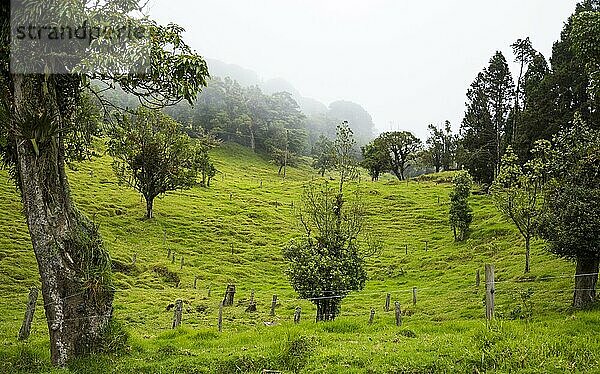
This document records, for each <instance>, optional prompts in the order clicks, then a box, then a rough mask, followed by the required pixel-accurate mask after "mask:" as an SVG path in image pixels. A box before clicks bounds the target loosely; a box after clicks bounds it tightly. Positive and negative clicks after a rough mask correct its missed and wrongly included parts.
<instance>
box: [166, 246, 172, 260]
mask: <svg viewBox="0 0 600 374" xmlns="http://www.w3.org/2000/svg"><path fill="white" fill-rule="evenodd" d="M167 259H171V248H169V249H168V251H167Z"/></svg>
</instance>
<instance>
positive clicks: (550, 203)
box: [539, 116, 600, 259]
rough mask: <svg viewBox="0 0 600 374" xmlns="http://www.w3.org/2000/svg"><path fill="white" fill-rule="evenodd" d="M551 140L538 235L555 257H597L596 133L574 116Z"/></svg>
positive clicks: (599, 165) (599, 153) (599, 182)
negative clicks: (548, 176) (566, 127)
mask: <svg viewBox="0 0 600 374" xmlns="http://www.w3.org/2000/svg"><path fill="white" fill-rule="evenodd" d="M554 142H555V148H554V150H553V151H552V152H551V153H550V156H551V157H550V162H549V168H548V169H549V175H550V177H551V178H550V181H549V183H548V186H547V189H546V199H545V204H544V212H543V215H542V217H541V222H540V225H539V231H540V235H541V236H542V237H543V238H544V239H546V240H547V241H548V242H549V244H550V246H549V250H550V251H551V252H553V253H555V254H557V255H559V256H563V257H566V258H571V259H576V258H577V259H594V258H599V257H600V205H599V204H598V201H600V134H599V133H598V131H595V130H591V129H590V128H589V127H588V126H587V125H586V124H585V123H584V122H583V120H582V119H581V116H577V117H576V119H575V122H574V124H573V127H572V128H571V129H568V130H564V131H562V132H560V133H559V134H558V135H557V136H556V138H555V140H554Z"/></svg>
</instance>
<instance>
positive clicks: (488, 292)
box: [19, 254, 496, 340]
mask: <svg viewBox="0 0 600 374" xmlns="http://www.w3.org/2000/svg"><path fill="white" fill-rule="evenodd" d="M173 257H174V254H173ZM134 262H135V257H134ZM181 264H182V266H183V258H182V259H181ZM198 279H200V277H198V276H196V277H194V289H195V288H196V286H197V281H198ZM480 284H481V274H480V271H479V270H477V272H476V274H475V285H476V287H477V288H478V289H479V286H480ZM417 290H418V289H417V287H413V289H412V296H413V300H412V302H413V305H416V304H417ZM235 292H236V287H235V285H233V284H230V285H227V288H226V290H225V296H224V298H223V300H222V301H221V302H220V303H219V315H218V328H219V332H221V331H223V307H225V306H233V305H234V297H235ZM495 292H496V285H495V281H494V265H485V317H486V320H487V321H491V320H493V319H494V306H495ZM208 296H209V297H210V288H208ZM37 298H38V289H37V287H32V288H31V290H30V292H29V297H28V301H27V309H26V311H25V317H24V319H23V324H22V325H21V329H20V330H19V340H26V339H27V338H28V337H29V334H30V331H31V324H32V322H33V316H34V314H35V306H36V302H37ZM391 299H392V295H391V294H390V293H388V294H387V295H386V298H385V311H386V312H389V311H390V307H391ZM276 307H277V295H273V299H272V301H271V309H270V313H269V314H270V315H271V316H275V308H276ZM246 312H256V301H255V300H254V290H252V293H251V296H250V303H249V305H248V308H247V309H246ZM394 312H395V317H396V325H397V326H401V325H402V310H401V306H400V303H399V302H397V301H396V302H395V303H394ZM182 313H183V300H180V299H179V300H177V301H176V302H175V307H174V312H173V322H172V328H177V327H179V326H180V325H181V320H182ZM301 314H302V308H300V307H297V308H296V309H295V311H294V323H295V324H298V323H300V318H301ZM374 318H375V309H373V308H371V311H370V315H369V324H370V325H371V324H373V320H374Z"/></svg>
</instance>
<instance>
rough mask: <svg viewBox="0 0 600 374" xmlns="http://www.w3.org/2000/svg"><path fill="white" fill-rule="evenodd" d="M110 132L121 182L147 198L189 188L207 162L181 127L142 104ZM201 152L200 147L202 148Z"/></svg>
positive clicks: (111, 151) (112, 150)
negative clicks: (203, 163) (133, 113)
mask: <svg viewBox="0 0 600 374" xmlns="http://www.w3.org/2000/svg"><path fill="white" fill-rule="evenodd" d="M118 122H119V123H118V126H116V127H115V128H114V129H112V131H111V139H110V141H109V153H110V155H111V156H113V157H114V158H115V161H114V162H113V169H114V171H115V173H116V174H117V176H118V178H119V181H120V183H121V184H125V185H128V186H130V187H132V188H134V189H136V190H137V191H138V192H140V193H141V194H142V195H144V197H145V198H146V200H150V201H151V200H153V199H154V198H155V197H156V196H159V195H161V194H164V193H166V192H168V191H174V190H177V189H180V188H183V189H185V188H190V187H192V186H193V185H194V184H195V183H196V176H197V173H198V172H199V171H201V170H202V168H203V167H210V162H209V161H208V162H209V165H204V166H203V165H199V163H201V162H206V161H207V160H206V158H202V157H198V151H199V150H198V148H197V147H198V146H197V145H196V144H195V143H194V142H193V141H192V139H191V138H190V137H189V136H187V135H186V134H184V133H182V132H181V126H180V125H179V124H178V123H177V122H175V121H174V120H173V119H171V118H170V117H168V116H167V115H165V114H163V113H161V112H160V111H157V110H151V109H147V108H143V107H140V108H139V109H138V110H137V112H136V114H135V115H131V116H124V117H122V118H121V119H120V120H119V121H118ZM200 152H201V150H200Z"/></svg>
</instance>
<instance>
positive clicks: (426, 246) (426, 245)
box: [425, 240, 429, 252]
mask: <svg viewBox="0 0 600 374" xmlns="http://www.w3.org/2000/svg"><path fill="white" fill-rule="evenodd" d="M425 252H429V242H428V241H427V240H425Z"/></svg>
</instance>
